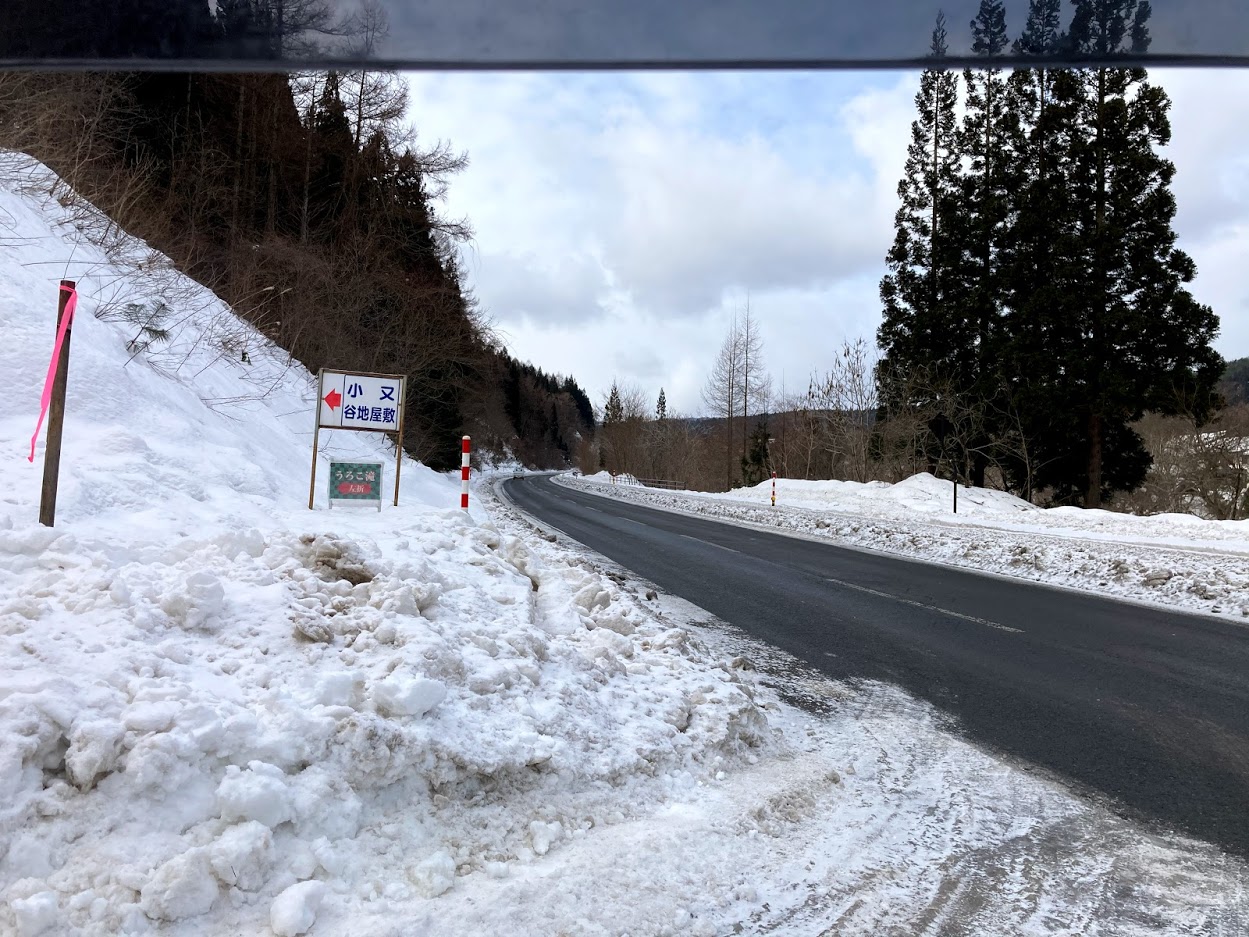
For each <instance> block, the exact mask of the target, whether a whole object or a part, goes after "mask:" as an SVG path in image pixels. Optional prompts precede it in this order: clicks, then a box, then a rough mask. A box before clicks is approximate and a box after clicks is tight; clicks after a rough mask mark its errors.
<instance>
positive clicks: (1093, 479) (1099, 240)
mask: <svg viewBox="0 0 1249 937" xmlns="http://www.w3.org/2000/svg"><path fill="white" fill-rule="evenodd" d="M1105 111H1106V70H1105V69H1098V70H1097V142H1096V150H1097V209H1096V229H1095V231H1094V234H1093V263H1094V273H1093V275H1094V277H1095V279H1096V283H1097V287H1096V288H1097V298H1096V300H1095V302H1094V303H1093V309H1092V312H1093V317H1094V318H1093V322H1092V323H1091V326H1092V328H1091V329H1090V333H1091V338H1092V341H1091V345H1092V347H1091V348H1090V349H1089V364H1090V366H1091V367H1090V371H1089V376H1090V377H1089V387H1088V392H1089V408H1090V409H1089V423H1088V434H1089V440H1088V447H1089V448H1088V452H1089V460H1088V461H1089V470H1088V488H1087V490H1086V491H1085V494H1084V506H1085V507H1086V508H1099V507H1101V504H1102V412H1101V408H1102V401H1101V399H1100V398H1101V394H1100V387H1099V384H1100V378H1101V369H1102V359H1103V357H1104V355H1103V353H1102V335H1103V334H1104V330H1105V319H1106V311H1107V307H1108V302H1107V295H1106V294H1107V292H1108V290H1109V286H1110V284H1109V282H1108V277H1107V271H1106V267H1107V262H1106V245H1105V230H1106V138H1105Z"/></svg>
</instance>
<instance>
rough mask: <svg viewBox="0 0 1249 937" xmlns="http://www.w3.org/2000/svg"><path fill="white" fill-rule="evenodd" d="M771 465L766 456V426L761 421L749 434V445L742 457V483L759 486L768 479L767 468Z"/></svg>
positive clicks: (767, 455)
mask: <svg viewBox="0 0 1249 937" xmlns="http://www.w3.org/2000/svg"><path fill="white" fill-rule="evenodd" d="M771 464H772V460H771V456H770V455H769V454H768V425H767V423H765V422H764V421H763V420H759V422H758V423H756V424H755V428H754V431H753V432H752V433H751V434H750V445H749V447H748V449H747V451H746V455H744V456H742V483H743V484H745V485H757V484H759V482H761V481H763V480H764V479H765V478H767V477H768V472H769V468H768V467H769V466H770V465H771Z"/></svg>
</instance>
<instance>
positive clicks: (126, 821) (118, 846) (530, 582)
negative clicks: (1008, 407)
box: [0, 157, 773, 935]
mask: <svg viewBox="0 0 1249 937" xmlns="http://www.w3.org/2000/svg"><path fill="white" fill-rule="evenodd" d="M18 165H19V164H18V161H17V160H16V158H11V157H9V158H6V159H4V160H2V161H0V316H2V317H3V327H4V332H5V337H6V338H5V342H4V343H3V344H2V345H0V370H2V371H3V373H5V375H6V386H7V387H8V390H9V393H10V400H11V401H12V405H11V407H10V408H8V409H7V410H6V411H5V415H4V416H3V417H2V418H0V448H2V449H3V451H4V452H6V453H8V456H7V457H6V458H5V459H4V460H2V461H0V492H3V494H0V654H2V655H3V657H4V660H5V661H6V666H5V667H4V668H3V670H0V789H3V790H4V792H5V796H4V798H3V800H0V932H3V933H12V932H15V931H16V932H19V933H22V934H27V933H29V934H37V933H56V934H62V933H65V934H81V935H88V934H92V935H93V934H101V935H102V934H110V935H111V934H129V933H143V932H147V931H158V932H168V933H215V934H220V933H262V932H265V930H264V929H265V928H266V927H268V928H269V929H270V930H271V931H272V933H274V934H300V933H305V932H309V931H310V930H311V932H313V933H316V934H335V933H337V934H360V933H373V932H376V930H377V927H378V926H380V923H379V922H384V921H388V920H391V918H392V916H393V914H394V913H395V909H396V908H400V907H403V908H407V909H408V910H409V911H411V910H412V909H414V908H418V907H420V906H421V904H422V902H430V901H434V900H436V899H437V898H438V896H439V895H443V894H445V893H447V892H448V891H454V890H455V888H456V886H457V883H458V882H460V881H461V880H462V879H463V878H464V877H466V876H473V875H478V874H480V875H482V876H484V877H487V878H499V877H501V876H502V877H506V875H507V874H508V870H509V869H512V868H514V867H517V866H524V865H526V864H529V863H533V862H536V861H538V859H539V857H542V856H544V855H551V854H555V853H558V851H559V850H561V849H562V848H564V847H565V845H566V844H568V843H570V842H572V841H575V840H576V839H577V838H579V837H581V836H583V835H585V833H586V831H587V830H590V829H593V828H595V827H599V826H605V825H610V824H612V823H619V822H624V821H625V820H626V819H627V818H628V817H630V816H632V815H634V813H635V812H639V811H640V812H645V811H646V810H648V809H651V808H652V807H653V805H654V804H656V803H659V802H661V801H662V800H663V799H664V798H666V797H668V796H670V795H671V794H672V793H673V792H674V791H680V790H685V789H689V788H694V787H696V786H697V785H698V784H699V783H700V781H701V780H702V779H704V778H706V777H708V776H711V775H713V774H714V773H716V772H718V771H723V770H725V769H726V768H729V767H731V766H732V765H735V764H743V763H746V762H747V761H749V760H752V759H756V758H757V753H758V752H760V751H764V750H767V749H768V748H769V746H771V745H772V744H773V739H772V735H771V732H770V730H769V728H768V724H767V720H766V719H765V717H764V715H763V712H762V710H761V709H760V708H759V706H758V705H757V703H756V701H755V698H754V694H755V690H754V688H753V684H752V683H751V682H750V680H749V679H748V678H747V677H746V676H744V675H743V674H742V673H741V672H739V671H737V670H734V669H733V668H730V667H724V668H714V667H712V666H710V665H709V662H708V660H707V659H706V656H705V654H703V653H702V652H700V651H699V650H698V649H697V647H696V645H695V644H694V643H693V642H691V641H690V637H689V635H688V633H687V632H685V631H683V630H680V629H676V628H673V627H671V625H670V624H669V623H666V622H663V621H661V620H659V619H657V618H655V617H654V616H653V615H651V614H650V613H649V612H648V611H647V609H646V607H645V603H644V601H642V600H639V599H638V598H637V597H636V596H635V595H633V594H632V593H629V592H627V591H625V590H622V589H621V588H620V586H619V584H618V583H615V582H613V581H611V580H608V579H604V578H603V576H602V575H601V574H600V573H599V571H598V570H597V569H595V568H594V567H593V566H592V565H589V564H586V563H584V562H582V561H581V560H578V559H576V558H569V557H568V555H566V554H564V553H559V552H554V551H546V552H544V550H543V549H539V548H538V546H542V547H545V546H546V545H545V544H543V542H542V541H538V546H533V545H527V543H526V541H525V540H524V539H522V537H521V536H518V535H517V534H516V533H509V532H508V529H507V528H506V525H504V526H503V527H498V526H496V525H494V524H492V523H490V522H488V521H487V520H485V518H486V512H485V510H484V508H483V506H482V503H481V499H479V498H478V499H474V501H475V504H474V512H473V514H472V515H471V516H469V515H466V514H464V513H463V512H461V511H459V510H457V509H455V507H454V506H455V505H458V492H459V482H458V479H451V478H448V477H446V476H441V475H438V474H436V473H434V472H431V471H430V470H428V469H426V468H425V467H423V466H421V465H419V464H418V463H414V462H410V461H409V462H407V463H406V464H405V465H404V470H403V490H402V494H401V507H400V508H398V509H395V508H392V507H391V506H390V505H389V504H387V505H385V506H384V509H383V510H382V511H381V512H380V513H379V512H377V511H376V510H374V509H373V508H372V507H368V508H363V509H356V510H351V509H350V508H347V507H341V508H340V507H336V508H335V509H334V510H333V511H332V512H330V511H327V510H324V501H323V497H322V501H321V507H322V510H319V511H317V512H315V513H313V512H309V511H307V509H306V504H305V499H306V492H307V487H306V485H307V473H308V462H309V458H310V443H311V439H310V437H311V422H312V407H313V399H314V393H315V392H314V389H313V380H312V377H311V376H310V375H309V374H308V373H307V372H306V371H305V370H303V369H302V368H300V367H299V366H298V365H294V364H291V363H290V362H288V361H287V360H286V358H285V356H284V355H283V354H282V353H281V352H280V350H279V349H276V348H274V347H273V346H271V345H270V344H268V343H267V342H266V341H265V340H264V339H263V338H262V337H260V336H259V335H257V334H256V333H255V332H253V331H251V330H250V329H247V328H246V327H245V326H244V325H243V324H242V323H240V322H239V321H238V320H237V319H235V318H234V317H233V316H231V315H230V313H229V310H228V309H226V308H225V307H224V306H222V304H221V303H220V302H219V301H217V300H216V299H215V297H213V296H212V295H211V294H208V293H207V292H205V291H204V290H202V289H200V288H199V287H197V286H196V285H195V284H193V283H191V282H190V281H187V280H186V279H185V278H182V277H180V276H179V275H178V274H177V273H176V272H174V271H173V270H172V269H170V267H169V265H168V262H167V261H165V260H164V259H163V258H161V257H160V255H158V254H155V253H154V252H150V251H148V250H147V249H146V248H145V247H144V246H143V245H142V244H140V243H138V242H134V241H131V240H128V239H122V240H121V241H119V242H117V243H114V244H112V245H110V248H109V250H107V251H106V250H104V249H101V248H99V247H96V246H93V245H92V244H90V243H87V242H86V241H85V240H84V238H83V237H82V236H81V232H79V231H77V230H75V228H74V226H73V225H72V224H70V223H69V222H68V217H69V216H68V214H67V212H66V210H65V209H64V208H62V207H61V205H59V204H58V203H57V202H56V201H46V202H45V201H40V200H37V199H36V198H34V197H33V196H28V195H27V194H24V193H23V192H22V191H19V188H20V180H19V181H15V176H16V175H17V174H18V169H17V167H18ZM35 171H36V172H38V173H40V174H41V175H40V176H39V178H40V179H42V180H43V184H42V191H43V192H44V194H45V196H46V192H47V189H48V182H47V175H46V171H44V170H39V169H36V170H35ZM140 260H141V261H142V263H141V264H140V263H139V262H138V261H140ZM144 271H146V272H144ZM61 276H67V277H69V278H74V279H77V281H78V285H79V286H78V288H79V292H80V297H81V299H80V303H79V313H78V317H77V319H76V321H75V327H74V332H73V346H72V348H73V352H72V363H71V370H70V376H69V400H68V408H67V419H66V426H65V444H64V456H63V461H62V473H61V488H60V499H59V504H58V511H57V526H56V527H55V528H54V529H46V528H42V527H40V526H38V525H37V524H36V523H35V522H34V521H35V518H36V516H37V511H38V492H39V480H40V473H41V470H42V460H41V459H39V458H36V461H35V463H34V464H33V465H32V464H30V463H28V462H27V461H26V459H25V454H26V451H28V450H27V446H28V440H29V435H30V432H31V431H32V429H33V425H34V418H35V413H36V409H37V402H38V398H39V393H40V391H41V389H42V379H43V374H44V371H45V369H46V367H47V356H48V354H49V353H50V346H51V336H52V334H53V329H54V324H55V302H56V281H57V279H59V278H60V277H61ZM161 300H164V301H167V302H169V303H170V304H171V305H172V303H173V301H174V300H176V301H177V303H178V304H179V308H178V309H177V315H176V322H174V323H172V324H171V326H170V328H171V332H172V338H171V341H170V342H169V343H168V345H166V346H164V347H163V348H160V349H153V350H152V351H151V352H150V353H143V352H141V353H139V354H134V353H133V349H132V348H128V343H129V342H130V339H131V338H132V335H133V332H132V330H131V328H130V327H128V326H124V325H123V324H120V323H118V322H116V321H110V320H109V316H108V314H107V310H106V309H105V307H106V305H107V304H109V303H112V304H114V305H115V304H116V303H124V302H144V303H151V302H156V301H161ZM102 311H103V317H100V316H98V315H97V313H101V312H102ZM243 350H246V352H247V355H246V358H247V360H246V361H244V360H243V359H244V356H243V354H242V351H243ZM323 445H324V451H325V452H326V453H332V454H333V455H334V456H335V457H339V458H342V457H352V458H365V457H373V458H378V459H382V460H383V461H386V460H387V457H388V455H389V458H390V459H393V454H388V453H387V451H386V450H385V448H384V446H383V444H381V443H379V442H378V440H377V437H374V436H368V435H363V434H361V435H353V434H349V433H328V434H325V435H323ZM40 447H41V450H42V442H41V444H40ZM391 464H393V463H391ZM323 469H324V465H323ZM388 474H389V467H388ZM321 478H322V479H323V478H324V474H322V475H321ZM320 487H321V485H320V484H319V485H318V488H320Z"/></svg>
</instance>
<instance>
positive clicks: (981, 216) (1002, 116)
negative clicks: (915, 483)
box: [951, 0, 1020, 487]
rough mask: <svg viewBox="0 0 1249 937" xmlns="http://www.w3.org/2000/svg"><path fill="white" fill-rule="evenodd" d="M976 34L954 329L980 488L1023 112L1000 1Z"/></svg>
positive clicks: (986, 3)
mask: <svg viewBox="0 0 1249 937" xmlns="http://www.w3.org/2000/svg"><path fill="white" fill-rule="evenodd" d="M971 31H972V52H973V53H974V54H975V55H978V56H983V57H984V58H986V59H987V60H988V61H986V63H985V64H984V66H983V67H979V68H968V69H966V70H965V71H964V72H963V81H964V83H965V85H966V88H967V99H966V108H965V116H964V121H963V127H962V151H963V153H964V154H965V156H966V172H965V174H964V176H963V178H962V180H961V181H962V193H961V211H960V213H959V215H960V219H961V224H960V226H959V231H960V233H961V234H962V235H963V238H964V241H963V256H962V275H963V277H965V279H966V283H967V305H966V307H964V309H963V310H962V315H961V316H960V317H959V319H960V320H961V321H958V322H956V323H955V327H957V328H958V329H959V330H960V332H961V334H962V337H963V338H962V341H963V343H964V344H967V345H969V346H970V348H969V349H968V353H967V355H966V358H967V362H966V365H965V367H964V368H962V369H960V371H959V373H957V375H956V377H957V384H956V388H957V390H958V391H959V392H960V393H961V395H962V396H963V398H964V399H966V400H968V401H970V402H971V404H972V405H973V406H974V407H976V408H978V410H979V411H980V413H979V417H978V418H977V419H976V420H975V421H974V422H975V425H976V426H977V427H978V428H979V430H978V432H977V433H976V434H974V438H970V439H968V440H967V441H966V442H967V445H968V447H969V448H970V450H971V452H972V456H971V483H972V484H973V485H976V486H978V487H983V486H984V475H985V468H986V466H987V463H988V449H989V445H990V437H991V435H992V432H993V426H992V420H991V418H990V413H989V409H988V406H987V404H988V401H989V400H990V399H991V398H992V397H993V395H994V394H995V393H996V391H997V388H998V386H999V383H1000V375H1001V360H1000V355H1001V345H1002V338H1003V336H1002V326H1003V323H1002V316H1003V307H1004V301H1005V281H1004V278H1003V276H1002V258H1003V257H1004V256H1006V255H1007V254H1008V253H1009V245H1008V244H1007V237H1008V234H1009V231H1008V227H1009V220H1010V217H1011V200H1012V196H1013V195H1014V193H1015V191H1016V190H1017V188H1018V185H1019V181H1020V179H1019V151H1020V145H1019V139H1020V127H1019V116H1018V110H1017V109H1015V108H1013V107H1011V106H1010V105H1011V99H1010V94H1009V89H1008V87H1007V78H1006V76H1005V75H1004V74H1003V71H1002V68H1001V67H1000V66H999V65H997V64H996V63H994V62H993V61H992V60H993V59H994V58H996V57H999V56H1001V55H1002V54H1003V53H1004V52H1005V51H1006V49H1007V46H1008V43H1009V40H1008V38H1007V34H1006V13H1005V9H1004V8H1003V5H1002V0H981V3H980V9H979V11H978V13H977V14H976V18H975V19H974V20H972V22H971ZM951 311H952V310H951Z"/></svg>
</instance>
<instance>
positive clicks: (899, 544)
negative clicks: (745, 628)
mask: <svg viewBox="0 0 1249 937" xmlns="http://www.w3.org/2000/svg"><path fill="white" fill-rule="evenodd" d="M556 481H557V482H558V483H560V484H566V485H572V486H575V487H578V488H581V489H582V490H585V491H590V492H593V493H596V494H601V495H605V496H609V497H614V498H622V499H625V500H629V501H635V502H638V503H642V504H647V505H649V506H651V507H656V508H661V509H665V510H673V511H680V512H686V513H692V514H698V515H701V516H706V517H714V518H718V519H722V520H726V521H731V522H737V523H745V524H753V525H758V526H761V527H766V528H769V529H777V530H782V531H791V532H794V533H798V534H801V535H803V536H815V537H820V538H827V539H830V540H834V541H836V542H838V543H844V544H847V545H852V546H859V547H866V548H869V549H874V550H881V551H884V552H887V553H897V554H900V555H903V556H911V557H915V558H917V559H926V560H935V561H939V562H942V563H948V564H950V565H953V566H963V567H967V568H970V569H979V570H984V571H986V572H993V573H1000V574H1004V575H1009V576H1018V577H1020V578H1024V579H1031V580H1034V581H1037V582H1047V583H1053V584H1056V585H1063V586H1068V587H1071V588H1076V589H1086V590H1089V591H1094V592H1097V593H1099V594H1103V595H1106V594H1109V595H1116V596H1119V597H1122V598H1125V599H1132V600H1135V601H1143V602H1150V603H1157V604H1162V605H1169V606H1174V607H1180V608H1186V609H1192V610H1196V611H1202V612H1209V613H1213V614H1226V615H1232V616H1235V617H1237V618H1242V617H1245V616H1249V521H1210V520H1203V519H1201V518H1198V517H1192V516H1190V515H1186V514H1185V515H1172V514H1164V515H1156V516H1153V517H1138V516H1135V515H1131V514H1117V513H1114V512H1112V511H1100V510H1093V511H1085V510H1083V509H1081V508H1048V509H1045V508H1039V507H1037V506H1036V505H1033V504H1029V503H1028V502H1026V501H1023V500H1021V499H1019V498H1016V497H1014V496H1013V495H1010V494H1008V493H1006V492H1002V491H990V490H986V489H983V488H963V487H961V486H960V488H959V494H958V513H957V514H954V513H953V510H952V508H953V504H952V491H951V484H950V483H949V482H948V481H941V480H939V479H936V478H934V477H933V476H931V475H928V474H920V475H914V476H912V477H911V478H908V479H906V480H905V481H901V482H898V483H897V484H894V485H890V484H888V483H886V482H868V483H866V484H862V483H858V482H843V481H803V480H798V479H777V482H776V489H777V498H776V501H777V503H776V506H775V507H772V506H771V504H770V499H771V494H772V481H771V479H768V480H767V481H766V482H763V483H762V484H760V485H757V486H755V487H753V488H741V489H737V490H735V491H732V492H728V493H707V492H691V491H680V492H677V491H659V490H655V489H651V488H643V487H631V486H620V485H608V484H603V483H602V482H601V481H599V480H598V479H595V478H589V479H587V478H576V477H573V476H567V475H560V476H557V477H556Z"/></svg>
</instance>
